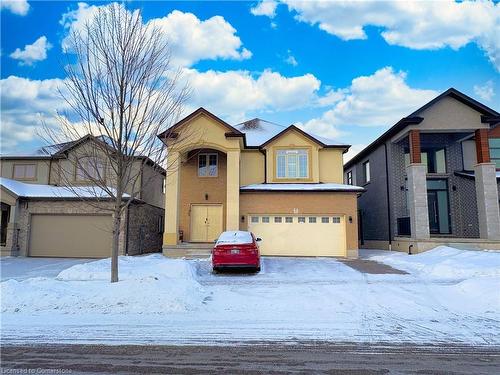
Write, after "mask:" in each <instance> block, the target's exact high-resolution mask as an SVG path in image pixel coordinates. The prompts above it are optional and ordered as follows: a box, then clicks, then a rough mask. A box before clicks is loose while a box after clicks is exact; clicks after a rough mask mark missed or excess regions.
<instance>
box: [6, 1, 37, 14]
mask: <svg viewBox="0 0 500 375" xmlns="http://www.w3.org/2000/svg"><path fill="white" fill-rule="evenodd" d="M2 9H7V10H9V11H11V12H12V13H14V14H17V15H19V16H25V15H26V14H28V11H29V10H30V5H29V3H28V1H27V0H2V1H1V2H0V10H2Z"/></svg>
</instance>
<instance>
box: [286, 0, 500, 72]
mask: <svg viewBox="0 0 500 375" xmlns="http://www.w3.org/2000/svg"><path fill="white" fill-rule="evenodd" d="M283 2H285V3H286V4H287V5H288V9H289V10H291V11H294V12H296V18H297V19H298V20H300V21H302V22H307V23H309V24H311V25H318V27H319V28H320V29H322V30H324V31H326V32H327V33H329V34H332V35H336V36H338V37H339V38H341V39H343V40H353V39H366V38H367V36H366V33H365V30H364V28H365V27H366V26H375V27H379V28H381V29H382V31H381V35H382V37H383V38H384V39H385V40H386V42H387V43H389V44H392V45H398V46H403V47H408V48H412V49H438V48H444V47H450V48H452V49H459V48H461V47H463V46H465V45H466V44H468V43H470V42H475V43H477V44H478V45H479V46H480V47H481V48H482V49H483V50H484V51H485V53H486V54H487V56H488V58H489V59H490V61H491V63H492V64H493V65H494V66H495V67H496V69H497V70H499V71H500V3H497V4H494V3H493V2H491V1H477V2H471V1H463V2H455V1H454V0H443V1H374V0H372V1H352V2H344V1H342V2H341V1H295V0H283Z"/></svg>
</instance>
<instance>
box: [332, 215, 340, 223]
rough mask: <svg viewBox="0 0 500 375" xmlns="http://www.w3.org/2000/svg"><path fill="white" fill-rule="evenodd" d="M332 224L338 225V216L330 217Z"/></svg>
mask: <svg viewBox="0 0 500 375" xmlns="http://www.w3.org/2000/svg"><path fill="white" fill-rule="evenodd" d="M332 223H333V224H340V217H339V216H334V217H332Z"/></svg>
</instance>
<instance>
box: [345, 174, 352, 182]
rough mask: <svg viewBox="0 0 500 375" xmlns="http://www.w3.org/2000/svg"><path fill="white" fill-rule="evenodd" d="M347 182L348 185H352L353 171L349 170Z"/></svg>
mask: <svg viewBox="0 0 500 375" xmlns="http://www.w3.org/2000/svg"><path fill="white" fill-rule="evenodd" d="M345 182H346V184H347V185H352V171H349V172H347V175H346V179H345Z"/></svg>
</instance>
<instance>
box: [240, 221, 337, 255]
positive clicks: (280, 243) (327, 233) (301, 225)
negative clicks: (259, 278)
mask: <svg viewBox="0 0 500 375" xmlns="http://www.w3.org/2000/svg"><path fill="white" fill-rule="evenodd" d="M248 230H249V231H250V232H252V233H253V234H254V235H255V236H256V237H260V238H261V239H262V242H260V244H259V246H260V250H261V254H262V255H281V256H346V230H345V217H344V216H342V215H339V216H336V215H304V216H302V215H293V216H291V215H249V217H248Z"/></svg>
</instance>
